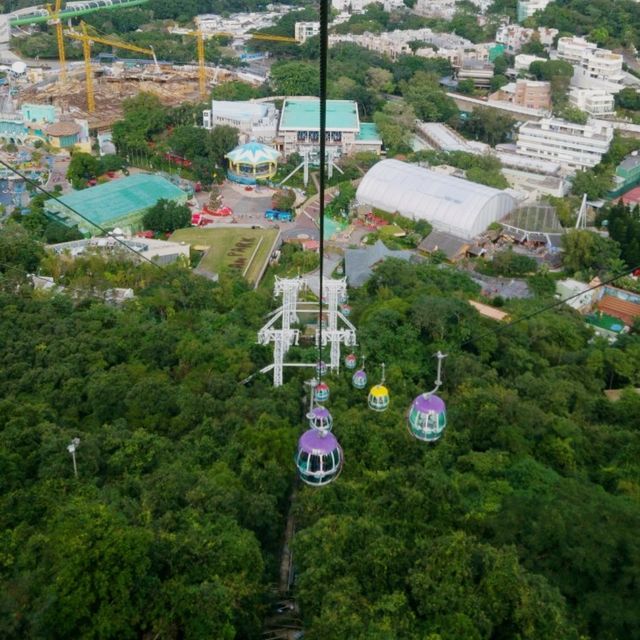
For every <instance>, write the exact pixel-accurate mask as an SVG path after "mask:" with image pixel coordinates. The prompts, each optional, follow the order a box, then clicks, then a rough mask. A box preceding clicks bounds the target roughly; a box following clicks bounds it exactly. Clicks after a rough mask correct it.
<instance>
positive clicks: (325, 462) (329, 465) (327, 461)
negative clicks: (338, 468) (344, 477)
mask: <svg viewBox="0 0 640 640" xmlns="http://www.w3.org/2000/svg"><path fill="white" fill-rule="evenodd" d="M333 467H334V464H333V457H332V456H331V454H330V453H329V454H326V455H324V456H322V470H323V471H332V470H333Z"/></svg>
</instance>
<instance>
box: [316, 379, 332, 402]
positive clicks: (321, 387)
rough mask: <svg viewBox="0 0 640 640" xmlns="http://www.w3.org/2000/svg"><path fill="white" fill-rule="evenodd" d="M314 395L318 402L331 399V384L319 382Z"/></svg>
mask: <svg viewBox="0 0 640 640" xmlns="http://www.w3.org/2000/svg"><path fill="white" fill-rule="evenodd" d="M313 397H314V398H315V401H316V402H326V401H327V400H328V399H329V385H327V384H326V383H325V382H321V383H320V384H317V385H316V387H315V389H314V390H313Z"/></svg>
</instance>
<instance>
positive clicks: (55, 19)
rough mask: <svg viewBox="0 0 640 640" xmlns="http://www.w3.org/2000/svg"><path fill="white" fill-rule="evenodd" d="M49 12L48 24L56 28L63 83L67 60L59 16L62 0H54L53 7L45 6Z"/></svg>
mask: <svg viewBox="0 0 640 640" xmlns="http://www.w3.org/2000/svg"><path fill="white" fill-rule="evenodd" d="M45 8H46V10H47V11H48V12H49V20H48V21H47V23H48V24H50V25H53V26H54V27H55V29H56V40H57V41H58V60H59V61H60V78H59V79H60V83H61V84H64V83H65V81H66V79H67V60H66V56H65V52H64V37H63V31H62V20H61V18H60V10H61V9H62V0H56V4H55V7H52V6H51V5H50V4H47V5H46V6H45Z"/></svg>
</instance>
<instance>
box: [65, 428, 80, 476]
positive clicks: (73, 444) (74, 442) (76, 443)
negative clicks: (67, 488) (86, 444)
mask: <svg viewBox="0 0 640 640" xmlns="http://www.w3.org/2000/svg"><path fill="white" fill-rule="evenodd" d="M79 446H80V438H74V439H73V440H72V441H71V442H70V443H69V446H68V447H67V451H68V452H69V453H70V454H71V458H72V459H73V473H74V474H75V476H76V478H77V477H78V467H77V465H76V449H77V448H78V447H79Z"/></svg>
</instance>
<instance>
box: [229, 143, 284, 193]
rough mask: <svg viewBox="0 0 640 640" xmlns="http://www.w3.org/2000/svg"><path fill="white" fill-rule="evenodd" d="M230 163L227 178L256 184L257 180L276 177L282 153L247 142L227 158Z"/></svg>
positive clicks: (242, 182) (262, 145) (230, 152)
mask: <svg viewBox="0 0 640 640" xmlns="http://www.w3.org/2000/svg"><path fill="white" fill-rule="evenodd" d="M225 158H227V160H228V161H229V168H228V169H227V177H228V178H229V180H233V181H234V182H239V183H241V184H255V182H256V179H258V178H260V179H269V178H273V176H275V175H276V172H277V170H278V159H279V158H280V152H279V151H276V149H273V148H272V147H269V146H267V145H266V144H261V143H260V142H255V141H252V142H247V144H242V145H240V146H238V147H236V148H235V149H233V150H232V151H229V153H227V155H226V156H225Z"/></svg>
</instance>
